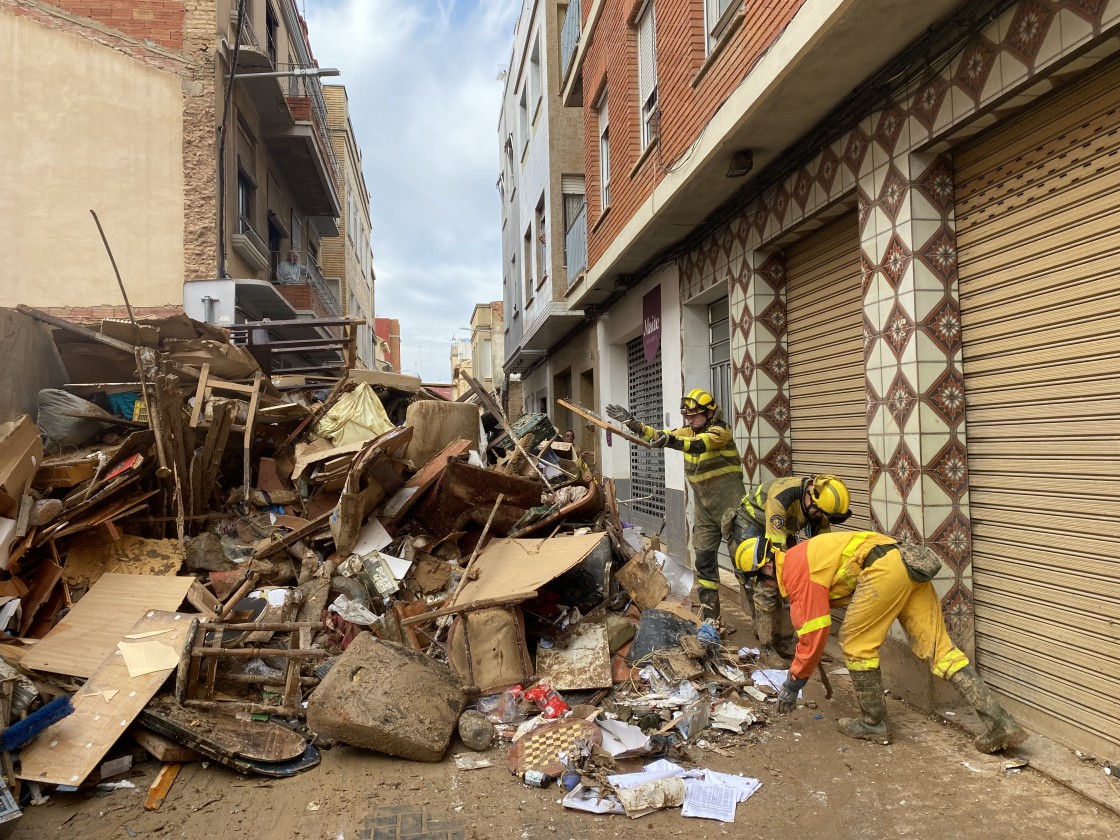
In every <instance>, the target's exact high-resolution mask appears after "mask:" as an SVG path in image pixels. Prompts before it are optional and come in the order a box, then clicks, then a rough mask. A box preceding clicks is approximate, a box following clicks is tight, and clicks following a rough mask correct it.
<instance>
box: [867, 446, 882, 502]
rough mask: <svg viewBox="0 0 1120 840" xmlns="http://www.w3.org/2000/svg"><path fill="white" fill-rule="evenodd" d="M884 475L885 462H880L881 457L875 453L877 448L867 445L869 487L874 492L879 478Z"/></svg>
mask: <svg viewBox="0 0 1120 840" xmlns="http://www.w3.org/2000/svg"><path fill="white" fill-rule="evenodd" d="M882 474H883V462H882V461H880V460H879V455H878V454H877V453H876V452H875V447H873V446H872V445H871V444H870V443H868V445H867V486H868V487H869V488H870V489H871V490H872V491H874V490H875V485H876V484H878V483H879V477H880V476H881V475H882Z"/></svg>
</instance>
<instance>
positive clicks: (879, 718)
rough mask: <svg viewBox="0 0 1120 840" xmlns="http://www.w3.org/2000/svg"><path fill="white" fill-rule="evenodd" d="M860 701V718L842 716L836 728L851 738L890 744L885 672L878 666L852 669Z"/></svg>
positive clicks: (857, 699)
mask: <svg viewBox="0 0 1120 840" xmlns="http://www.w3.org/2000/svg"><path fill="white" fill-rule="evenodd" d="M850 673H851V675H852V683H853V684H854V685H855V687H856V701H857V702H858V703H859V712H860V715H859V717H858V718H840V720H838V721H837V722H836V728H837V729H839V730H840V731H841V732H843V733H844V734H845V735H847V736H848V737H849V738H860V739H862V740H864V741H874V742H875V743H876V744H889V743H891V741H893V740H894V739H893V737H892V736H891V730H890V727H889V726H887V708H886V705H885V704H884V703H883V673H882V671H880V670H879V669H878V668H872V669H871V670H870V671H850Z"/></svg>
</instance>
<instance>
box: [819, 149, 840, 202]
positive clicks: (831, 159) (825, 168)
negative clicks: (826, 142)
mask: <svg viewBox="0 0 1120 840" xmlns="http://www.w3.org/2000/svg"><path fill="white" fill-rule="evenodd" d="M839 169H840V158H839V157H838V156H837V154H836V152H834V151H832V147H831V146H828V147H825V150H824V151H823V152H821V157H820V166H819V167H818V168H817V182H818V183H819V184H820V185H821V188H822V189H824V191H825V193H826V194H829V195H831V193H832V185H833V183H835V181H836V173H837V171H839Z"/></svg>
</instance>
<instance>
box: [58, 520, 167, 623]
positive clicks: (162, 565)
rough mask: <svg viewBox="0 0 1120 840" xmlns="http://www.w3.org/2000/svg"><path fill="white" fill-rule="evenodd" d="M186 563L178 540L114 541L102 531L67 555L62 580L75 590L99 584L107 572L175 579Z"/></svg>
mask: <svg viewBox="0 0 1120 840" xmlns="http://www.w3.org/2000/svg"><path fill="white" fill-rule="evenodd" d="M185 559H186V558H185V556H184V553H183V549H182V547H181V546H180V545H179V541H178V540H148V539H144V538H143V537H134V536H132V535H130V534H123V535H122V536H121V538H120V539H119V540H114V539H112V538H111V537H110V536H109V535H108V534H107V533H105V529H104V528H101V529H99V530H97V531H96V532H94V533H93V534H90V535H88V536H84V537H80V538H79V539H77V540H75V541H74V543H73V545H71V547H70V550H69V551H68V552H67V553H66V565H65V566H64V567H63V570H62V576H63V578H64V579H65V580H66V582H67V583H69V584H70V585H71V586H81V585H86V584H94V583H96V582H97V580H98V579H99V578H100V577H101V576H102V575H103V574H105V573H106V572H118V573H120V574H126V575H174V574H177V573H178V572H179V569H180V568H181V567H182V565H183V561H184V560H185ZM176 606H178V605H176Z"/></svg>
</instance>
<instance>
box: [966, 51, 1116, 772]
mask: <svg viewBox="0 0 1120 840" xmlns="http://www.w3.org/2000/svg"><path fill="white" fill-rule="evenodd" d="M954 165H955V168H956V217H957V241H958V252H959V265H960V297H961V319H962V338H963V347H964V376H965V384H966V396H967V418H966V420H967V424H968V426H967V443H968V465H969V509H970V512H971V516H972V531H973V547H972V548H973V554H972V557H973V582H974V596H975V610H976V647H977V662H978V665H979V666H980V668H981V670H982V672H983V674H984V676H985V679H987V680H988V681H989V682H990V683H991V685H992V687H993V688H995V689H996V690H998V691H999V692H1000V693H1001V694H1002V695H1004V696H1005V697H1006V698H1008V699H1009V703H1008V705H1009V707H1010V708H1011V710H1012V711H1013V712H1014V713H1016V714H1017V715H1019V716H1020V717H1021V718H1022V720H1024V721H1025V722H1027V723H1028V724H1029V725H1030V726H1032V727H1033V728H1036V729H1038V730H1039V731H1041V732H1043V733H1045V734H1047V735H1049V736H1051V737H1053V738H1055V739H1057V740H1059V741H1062V742H1064V743H1066V744H1068V745H1070V746H1074V747H1077V748H1080V749H1084V750H1087V751H1091V752H1095V753H1098V754H1104V755H1109V756H1111V757H1112V758H1113V759H1114V760H1115V759H1116V757H1117V756H1118V755H1120V724H1118V723H1117V721H1118V720H1120V699H1118V698H1120V668H1118V667H1117V664H1116V663H1117V662H1118V661H1120V561H1118V560H1117V552H1116V536H1117V523H1118V522H1120V470H1118V469H1117V465H1118V463H1120V461H1118V457H1117V456H1120V280H1118V279H1117V276H1116V270H1117V266H1118V265H1120V192H1118V190H1117V187H1118V186H1120V67H1112V68H1110V69H1109V70H1107V71H1105V72H1104V73H1101V74H1097V75H1096V76H1094V77H1093V78H1090V79H1088V80H1086V81H1084V82H1079V83H1078V84H1077V87H1075V88H1072V89H1070V90H1069V91H1067V92H1062V93H1059V94H1058V95H1056V96H1055V97H1054V98H1052V99H1048V100H1046V101H1045V102H1043V103H1040V104H1039V105H1038V106H1037V107H1035V108H1032V109H1031V110H1030V111H1028V112H1027V113H1025V114H1023V115H1022V116H1021V117H1019V118H1017V119H1016V120H1015V121H1014V122H1012V123H1010V124H1008V125H1006V126H1001V127H1000V128H999V129H997V130H994V131H993V132H992V133H991V134H989V135H985V136H984V137H982V138H981V139H979V140H978V141H977V142H976V144H974V145H970V146H969V147H968V148H965V149H963V150H961V151H958V152H956V153H955V164H954Z"/></svg>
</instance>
